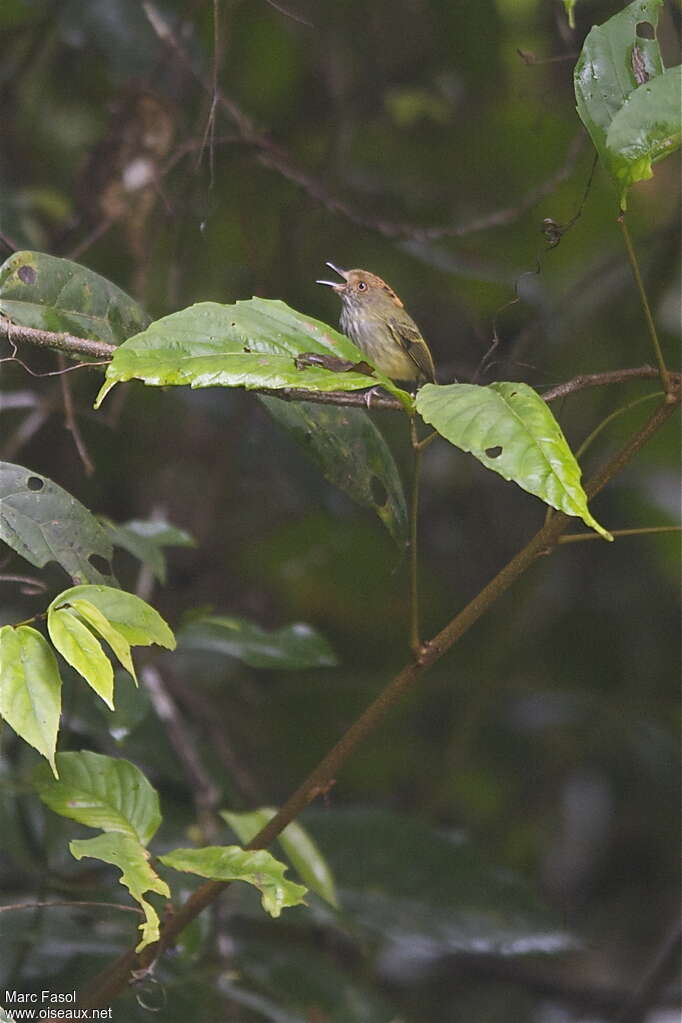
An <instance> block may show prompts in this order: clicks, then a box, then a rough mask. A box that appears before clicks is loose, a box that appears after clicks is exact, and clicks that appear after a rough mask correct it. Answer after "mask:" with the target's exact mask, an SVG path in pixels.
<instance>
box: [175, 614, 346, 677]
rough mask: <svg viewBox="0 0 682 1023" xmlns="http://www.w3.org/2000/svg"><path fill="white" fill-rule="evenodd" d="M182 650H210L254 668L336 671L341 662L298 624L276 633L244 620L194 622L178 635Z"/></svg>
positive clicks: (312, 632) (213, 618)
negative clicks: (331, 669)
mask: <svg viewBox="0 0 682 1023" xmlns="http://www.w3.org/2000/svg"><path fill="white" fill-rule="evenodd" d="M178 639H179V643H180V649H181V650H210V651H213V652H215V653H221V654H226V655H227V656H229V657H236V658H237V659H238V660H240V661H244V663H245V664H249V665H251V667H252V668H276V669H279V670H281V671H289V670H292V669H297V668H333V667H336V665H337V664H338V661H337V659H336V656H335V654H334V651H333V650H332V649H331V647H330V646H329V644H328V643H327V641H326V639H324V638H323V637H322V636H321V635H320V634H319V632H317V631H316V630H315V629H313V628H312V626H310V625H305V624H304V623H302V622H297V623H295V624H294V625H286V626H284V627H283V628H281V629H277V630H275V631H273V632H266V630H265V629H261V627H260V626H259V625H254V624H253V622H249V621H246V620H245V619H244V618H230V617H227V616H226V615H209V616H207V617H203V618H195V619H193V620H192V621H190V622H188V624H187V625H184V626H183V627H182V628H181V629H180V632H179V633H178Z"/></svg>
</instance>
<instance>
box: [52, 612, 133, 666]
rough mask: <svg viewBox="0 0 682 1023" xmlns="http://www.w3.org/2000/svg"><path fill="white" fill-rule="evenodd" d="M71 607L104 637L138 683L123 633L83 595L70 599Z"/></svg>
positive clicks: (127, 643)
mask: <svg viewBox="0 0 682 1023" xmlns="http://www.w3.org/2000/svg"><path fill="white" fill-rule="evenodd" d="M69 607H70V608H72V609H73V610H74V611H75V612H76V614H77V615H78V616H79V617H80V618H82V619H83V621H84V622H86V624H87V625H89V626H90V628H92V629H94V630H95V632H98V633H99V634H100V636H101V637H102V639H104V640H106V642H107V643H108V644H109V646H110V647H111V649H112V650H113V651H114V653H115V654H116V657H117V658H118V660H119V663H120V664H121V666H122V667H123V668H125V669H126V671H128V672H130V674H131V675H132V676H133V679H134V680H135V684H136V685H137V675H136V674H135V665H134V664H133V659H132V656H131V653H130V643H129V642H128V640H127V639H126V638H125V636H122V635H121V633H120V632H119V631H118V630H117V629H115V628H114V626H113V625H112V624H111V622H110V621H109V620H108V619H107V618H106V617H105V616H104V615H103V614H102V612H101V611H100V609H99V608H98V607H95V605H94V604H91V603H90V601H89V600H84V599H83V598H82V597H72V598H71V599H70V600H69Z"/></svg>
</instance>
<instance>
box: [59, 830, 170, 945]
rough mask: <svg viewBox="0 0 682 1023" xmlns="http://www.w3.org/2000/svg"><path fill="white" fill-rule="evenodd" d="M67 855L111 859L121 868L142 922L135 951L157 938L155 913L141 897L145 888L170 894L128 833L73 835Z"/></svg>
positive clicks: (112, 862) (107, 861)
mask: <svg viewBox="0 0 682 1023" xmlns="http://www.w3.org/2000/svg"><path fill="white" fill-rule="evenodd" d="M69 849H70V850H71V855H72V856H74V857H75V858H76V859H77V860H80V859H82V858H83V857H84V856H90V857H92V858H93V859H95V860H102V861H103V862H104V863H111V864H113V866H115V867H118V868H119V870H120V871H121V884H122V885H125V887H126V888H127V889H128V891H129V892H130V894H131V895H132V897H133V898H134V899H135V901H136V902H139V904H140V906H141V908H142V911H143V912H144V917H145V919H144V923H141V924H140V931H141V932H142V934H141V940H140V942H139V944H138V945H137V947H136V949H135V951H136V952H141V951H142V949H143V948H145V947H146V946H147V945H151V944H152V942H154V941H158V940H159V917H158V914H157V912H156V910H155V909H154V907H153V906H152V905H151V903H149V902H147V900H146V899H145V898H144V896H145V894H146V893H147V892H156V893H157V894H158V895H164V896H165V897H166V898H167V899H169V898H170V889H169V887H168V885H167V884H166V882H165V881H162V880H161V878H160V877H159V876H158V874H155V873H154V871H153V870H152V868H151V866H150V865H149V853H148V852H147V850H146V849H145V848H144V846H142V845H140V843H139V842H138V841H136V840H135V839H134V838H131V836H130V835H122V834H108V835H98V836H97V837H96V838H86V839H77V840H74V841H73V842H70V843H69Z"/></svg>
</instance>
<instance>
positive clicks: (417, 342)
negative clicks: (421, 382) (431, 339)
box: [387, 319, 436, 384]
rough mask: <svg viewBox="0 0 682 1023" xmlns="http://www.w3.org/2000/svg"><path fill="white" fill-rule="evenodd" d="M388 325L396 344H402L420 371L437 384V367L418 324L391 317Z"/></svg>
mask: <svg viewBox="0 0 682 1023" xmlns="http://www.w3.org/2000/svg"><path fill="white" fill-rule="evenodd" d="M387 326H388V329H389V330H390V332H391V335H392V337H393V339H394V341H395V342H396V344H398V345H400V347H401V348H402V349H403V351H404V352H405V353H406V355H409V357H410V358H411V359H412V361H413V362H414V364H415V366H416V367H417V369H418V370H419V372H420V373H421V374H422V375H423V376H424V377H426V379H427V380H430V381H431V383H434V384H435V382H436V369H435V366H434V365H433V358H432V357H431V352H430V351H429V346H428V345H427V343H426V341H425V340H424V338H423V337H422V335H421V332H420V330H419V327H418V326H417V324H416V323H405V322H404V321H400V320H392V319H389V320H387Z"/></svg>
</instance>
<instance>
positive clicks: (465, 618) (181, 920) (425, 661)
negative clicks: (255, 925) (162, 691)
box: [80, 387, 680, 1008]
mask: <svg viewBox="0 0 682 1023" xmlns="http://www.w3.org/2000/svg"><path fill="white" fill-rule="evenodd" d="M679 398H680V393H679V387H678V388H677V392H676V404H675V405H672V404H670V403H664V404H662V405H661V406H659V408H658V409H657V410H656V411H655V412H654V414H653V415H652V416H651V418H650V419H649V420H648V422H647V423H645V425H644V426H643V427H642V428H641V429H640V430H639V431H638V432H637V433H635V434H633V436H632V437H631V438H630V439H629V441H628V442H627V444H626V445H625V446H624V448H623V449H622V450H621V451H620V452H618V453H617V454H616V455H615V456H614V457H613V458H612V459H610V461H609V462H607V463H606V464H605V465H604V466H603V467H602V468H601V469H600V470H599V471H598V472H597V473H596V474H595V475H594V476H593V478H592V479H591V480H590V482H589V483H588V484H587V488H586V489H587V492H588V494H589V495H590V496H593V495H594V494H596V493H598V492H599V491H600V490H601V489H602V488H603V487H604V486H605V485H606V483H607V482H609V481H610V480H611V479H613V477H614V476H616V475H617V474H618V473H619V472H620V471H621V470H622V469H623V468H624V466H625V465H627V463H628V462H629V461H630V460H631V459H632V458H633V457H634V455H636V454H637V452H638V451H639V450H640V448H642V447H643V446H644V444H646V443H647V441H648V440H649V439H650V438H651V437H652V436H653V435H654V434H655V433H656V432H657V431H658V430H659V429H660V428H661V426H663V424H664V423H665V422H666V421H667V419H669V417H670V416H671V415H672V414H673V412H674V411H675V409H676V407H677V404H679ZM570 522H571V518H570V517H569V516H567V515H564V514H563V513H561V512H559V513H557V514H555V515H553V516H552V518H551V519H550V520H549V522H547V523H546V524H545V526H543V528H542V529H541V530H539V532H537V533H536V534H535V536H534V537H533V538H532V540H531V541H530V543H528V544H527V545H526V547H524V548H523V550H521V551H520V552H519V553H518V554H517V555H516V556H515V557H514V558H512V560H511V561H510V562H509V563H508V564H507V565H505V567H504V568H503V569H502V570H501V572H499V573H498V574H497V575H496V576H495V578H494V579H492V580H491V582H489V583H488V585H487V586H485V587H484V589H483V590H481V592H480V593H479V594H478V595H477V596H476V597H474V599H473V600H472V601H471V602H470V603H469V604H467V606H466V607H465V608H464V609H463V610H462V611H461V612H460V613H459V614H458V615H456V616H455V617H454V618H453V619H452V621H450V622H449V623H448V624H447V625H446V626H445V628H444V629H442V630H441V631H440V632H439V633H438V635H437V636H435V637H434V638H433V639H432V640H431V641H430V642H429V643H427V644H425V646H424V648H423V651H422V654H421V656H420V657H419V658H418V659H417V660H415V661H413V662H412V663H410V664H408V665H406V667H405V668H403V670H402V671H401V672H400V673H399V674H398V675H396V676H395V678H394V679H393V680H392V681H391V682H389V684H388V685H387V686H386V687H385V688H384V689H383V690H382V691H381V692H380V693H379V695H378V696H377V698H376V699H375V700H374V702H373V703H371V704H370V705H369V707H368V708H367V709H366V710H365V711H364V713H363V714H361V715H360V717H359V718H357V720H356V721H355V722H354V723H353V724H352V725H351V727H350V728H349V729H348V731H347V732H346V733H345V734H344V735H343V736H342V737H341V739H340V740H339V742H338V743H337V744H336V745H335V746H334V747H333V748H332V749H331V750H330V751H329V753H327V755H326V756H325V757H324V758H323V759H322V760H321V761H320V763H319V764H318V765H317V767H315V769H314V770H313V771H312V772H311V773H310V774H309V775H308V777H307V778H306V780H305V781H304V782H303V784H302V785H301V786H300V787H299V788H298V789H297V790H296V791H295V792H294V793H293V795H292V796H290V798H289V799H288V800H287V802H286V803H285V804H284V806H282V808H281V809H280V811H279V812H278V813H277V814H276V815H275V816H274V817H273V818H272V820H270V821H269V823H268V824H267V825H266V826H265V827H264V828H263V829H262V830H261V831H260V832H259V834H258V835H256V837H255V838H254V839H253V841H252V842H251V843H250V844H249V845H248V846H247V848H249V849H260V848H265V847H266V846H267V845H269V844H270V843H271V842H272V840H273V839H274V838H275V837H276V836H277V835H278V834H280V833H281V831H282V830H283V829H284V828H285V827H286V825H287V824H288V823H289V822H290V821H292V820H293V819H294V818H295V817H297V816H298V814H299V813H300V812H301V811H302V810H303V809H304V808H305V807H306V806H308V804H309V803H311V802H312V801H313V800H314V799H315V798H316V797H317V796H318V795H320V794H322V793H324V792H326V791H328V789H329V787H330V786H331V785H333V784H334V782H335V780H336V776H337V774H338V772H339V771H340V769H341V768H342V767H343V765H344V764H345V763H346V761H347V760H348V758H349V757H350V756H351V754H352V753H353V751H354V750H355V749H356V747H357V746H358V745H359V744H360V743H361V742H362V741H363V740H364V739H365V738H366V737H367V736H368V735H369V734H370V733H371V732H372V731H374V729H375V728H376V727H377V725H378V724H379V723H380V722H381V720H382V719H383V717H384V716H385V714H386V712H387V711H388V710H389V709H390V708H391V707H393V706H394V705H395V703H396V702H397V700H398V699H399V698H400V697H401V696H402V695H403V693H404V692H406V691H407V690H408V689H410V688H411V687H412V686H414V685H415V684H416V683H417V682H418V681H419V679H420V678H421V676H422V675H423V674H424V672H425V671H426V670H427V669H428V668H430V667H431V666H432V665H433V664H435V662H436V661H438V660H440V658H441V657H442V656H443V655H444V654H445V653H446V652H447V651H448V650H450V649H451V647H452V646H454V644H455V643H456V642H457V641H458V640H459V639H460V638H461V637H462V636H463V635H464V634H465V633H466V632H467V631H468V630H469V629H470V628H471V626H472V625H474V624H475V622H477V621H478V619H479V618H480V617H481V616H482V615H483V614H484V613H485V612H486V611H487V610H488V609H489V608H490V607H491V606H492V605H493V604H494V603H495V602H496V601H497V600H498V598H499V597H501V596H502V595H503V594H504V593H505V592H506V590H508V589H509V587H510V586H511V585H512V584H513V583H514V582H516V580H517V579H518V578H520V576H521V575H523V574H524V573H525V572H526V571H527V569H528V568H530V566H531V565H532V564H533V563H534V562H535V561H536V559H537V558H538V557H540V556H541V555H544V554H548V553H550V552H551V550H552V549H553V548H554V547H555V545H556V544H557V542H558V540H559V537H560V536H561V534H562V533H563V532H565V530H566V528H567V527H568V525H569V524H570ZM226 887H228V885H227V884H226V883H224V882H217V881H209V882H207V883H206V884H204V885H202V886H201V888H199V889H198V890H197V891H196V892H194V893H193V895H191V896H190V898H189V899H188V900H187V901H186V902H185V903H184V905H182V906H181V907H180V909H179V910H178V912H177V913H176V914H175V915H174V916H173V917H172V918H171V919H170V920H169V922H168V923H167V924H166V926H165V928H164V930H163V934H162V939H161V942H160V944H159V946H156V947H155V948H153V949H146V950H145V952H143V953H142V955H141V956H137V955H136V953H135V951H134V949H131V950H129V951H128V952H125V953H124V954H123V955H122V956H121V957H120V958H119V959H118V960H117V961H116V962H115V963H113V964H112V965H111V966H110V967H109V968H108V969H106V970H105V971H104V972H103V973H102V974H100V975H99V977H97V978H95V979H94V981H93V983H92V984H91V986H90V988H89V990H88V991H87V992H84V994H83V998H82V1001H81V1003H80V1004H81V1005H82V1006H83V1007H89V1008H90V1007H96V1006H100V1005H106V1004H109V1003H110V1002H111V1000H112V999H113V998H114V997H116V995H117V994H119V993H120V992H121V991H122V990H124V989H125V988H126V987H127V985H128V984H129V982H130V977H131V973H132V971H133V970H135V969H137V970H139V969H140V968H142V969H144V968H145V967H148V966H149V965H150V963H152V962H153V961H154V958H155V957H156V956H157V955H158V954H159V952H160V951H163V949H165V948H167V947H168V946H169V945H171V944H172V943H173V941H174V940H175V939H176V938H177V936H178V935H179V934H180V933H181V932H182V931H183V930H184V928H185V927H187V925H188V924H189V923H190V922H191V921H192V920H193V919H194V918H195V917H196V916H197V915H198V914H199V913H200V912H201V911H202V910H203V909H205V908H206V907H207V906H208V905H210V904H211V903H212V902H214V901H215V899H216V898H217V897H218V896H219V895H220V893H221V892H222V891H224V889H225V888H226Z"/></svg>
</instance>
